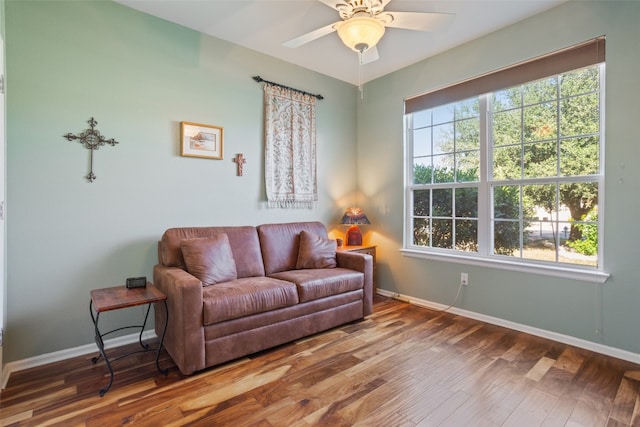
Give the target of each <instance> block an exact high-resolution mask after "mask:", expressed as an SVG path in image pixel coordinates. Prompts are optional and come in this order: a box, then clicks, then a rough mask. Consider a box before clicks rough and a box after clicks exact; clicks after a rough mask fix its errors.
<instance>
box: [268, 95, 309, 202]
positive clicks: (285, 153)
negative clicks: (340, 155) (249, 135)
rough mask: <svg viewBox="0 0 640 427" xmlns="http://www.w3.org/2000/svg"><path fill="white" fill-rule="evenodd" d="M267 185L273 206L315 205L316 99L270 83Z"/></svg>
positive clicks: (269, 198)
mask: <svg viewBox="0 0 640 427" xmlns="http://www.w3.org/2000/svg"><path fill="white" fill-rule="evenodd" d="M264 99H265V184H266V190H267V201H268V204H269V207H273V208H312V207H313V206H314V205H315V202H317V201H318V189H317V180H316V113H315V102H316V98H315V97H313V96H310V95H306V94H304V93H300V92H298V91H295V90H291V89H288V88H283V87H280V86H275V85H271V84H268V83H266V84H265V85H264Z"/></svg>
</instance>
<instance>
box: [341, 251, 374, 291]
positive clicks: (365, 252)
mask: <svg viewBox="0 0 640 427" xmlns="http://www.w3.org/2000/svg"><path fill="white" fill-rule="evenodd" d="M337 250H338V251H343V252H357V253H360V254H367V255H371V256H372V257H373V294H374V296H375V295H376V294H377V293H378V282H377V281H376V246H367V245H364V246H340V247H339V248H338V249H337Z"/></svg>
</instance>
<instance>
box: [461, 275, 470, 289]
mask: <svg viewBox="0 0 640 427" xmlns="http://www.w3.org/2000/svg"><path fill="white" fill-rule="evenodd" d="M460 284H461V285H464V286H469V275H468V274H467V273H460Z"/></svg>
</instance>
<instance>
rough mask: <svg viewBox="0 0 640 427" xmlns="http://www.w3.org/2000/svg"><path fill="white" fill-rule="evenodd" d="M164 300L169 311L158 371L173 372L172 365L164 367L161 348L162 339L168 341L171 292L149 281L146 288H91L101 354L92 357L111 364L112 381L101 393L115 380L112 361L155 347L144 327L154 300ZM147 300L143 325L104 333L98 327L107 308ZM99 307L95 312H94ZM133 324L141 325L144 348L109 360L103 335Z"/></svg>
mask: <svg viewBox="0 0 640 427" xmlns="http://www.w3.org/2000/svg"><path fill="white" fill-rule="evenodd" d="M160 301H162V302H163V303H164V310H165V314H166V315H167V322H165V325H164V330H163V331H162V337H161V338H160V343H159V344H158V348H157V349H155V350H156V368H157V369H158V372H160V373H162V374H164V375H167V373H168V372H169V370H168V369H164V370H162V369H160V363H159V359H160V349H161V348H162V343H163V342H164V335H165V333H166V332H167V323H168V322H169V309H168V308H167V296H166V295H165V294H163V293H162V292H161V291H160V290H159V289H158V288H156V287H155V286H153V284H152V283H149V282H147V286H146V287H144V288H127V287H126V286H116V287H112V288H103V289H94V290H92V291H91V301H90V302H89V312H90V313H91V320H93V326H94V329H95V340H96V345H97V346H98V351H99V352H100V354H99V355H98V356H96V357H94V358H93V359H91V361H92V362H93V363H97V362H98V360H100V357H102V358H103V359H104V361H105V363H106V364H107V368H109V374H110V377H109V384H107V386H106V387H105V388H103V389H101V390H100V396H101V397H102V396H104V395H105V393H106V392H107V391H109V389H110V388H111V384H113V368H112V367H111V362H114V361H116V360H118V359H121V358H123V357H126V356H130V355H132V354H135V353H140V352H145V351H151V350H153V349H150V348H149V345H148V344H144V343H143V342H142V333H143V332H144V327H145V326H146V324H147V318H148V317H149V310H150V309H151V304H155V303H158V302H160ZM144 304H147V311H146V314H145V316H144V322H143V323H142V325H132V326H124V327H121V328H117V329H113V330H111V331H108V332H104V333H101V332H100V329H99V328H98V321H99V320H100V313H103V312H105V311H112V310H119V309H121V308H128V307H135V306H138V305H144ZM94 310H95V315H94ZM129 328H140V335H139V337H138V342H139V343H140V346H141V347H142V350H137V351H133V352H130V353H127V354H124V355H122V356H119V357H117V358H115V359H113V360H109V358H108V357H107V353H106V352H105V349H104V341H103V337H104V336H106V335H109V334H111V333H113V332H116V331H121V330H123V329H129Z"/></svg>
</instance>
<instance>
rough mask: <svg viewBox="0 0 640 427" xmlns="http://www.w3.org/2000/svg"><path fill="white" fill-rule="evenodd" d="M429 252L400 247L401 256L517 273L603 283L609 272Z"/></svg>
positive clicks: (498, 258) (506, 258)
mask: <svg viewBox="0 0 640 427" xmlns="http://www.w3.org/2000/svg"><path fill="white" fill-rule="evenodd" d="M430 249H431V250H430V251H429V252H427V251H425V250H421V249H411V248H406V249H400V253H401V254H402V255H403V256H406V257H410V258H420V259H428V260H432V261H445V262H452V263H456V264H465V265H474V266H479V267H492V268H498V269H501V270H509V271H516V272H518V273H531V274H540V275H543V276H551V277H558V278H561V279H572V280H581V281H585V282H591V283H600V284H602V283H605V282H606V281H607V279H608V278H609V276H610V274H609V273H605V272H604V271H600V270H586V269H581V268H571V267H568V266H569V264H562V265H549V264H544V265H543V264H536V263H534V262H532V261H527V262H526V263H525V262H519V261H516V259H517V258H516V259H510V258H508V257H505V259H501V258H500V257H497V256H496V257H492V258H488V257H483V256H480V255H478V256H472V255H471V254H470V253H467V252H456V253H449V252H447V253H441V252H438V251H437V250H436V249H434V248H430Z"/></svg>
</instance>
